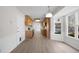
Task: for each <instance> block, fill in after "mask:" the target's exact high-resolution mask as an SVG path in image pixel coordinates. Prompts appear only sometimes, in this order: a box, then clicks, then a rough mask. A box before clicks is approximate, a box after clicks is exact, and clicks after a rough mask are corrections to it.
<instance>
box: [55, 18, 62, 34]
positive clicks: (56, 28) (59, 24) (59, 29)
mask: <svg viewBox="0 0 79 59" xmlns="http://www.w3.org/2000/svg"><path fill="white" fill-rule="evenodd" d="M55 34H61V21H60V19H58V20H57V22H56V23H55Z"/></svg>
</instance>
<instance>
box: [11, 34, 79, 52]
mask: <svg viewBox="0 0 79 59" xmlns="http://www.w3.org/2000/svg"><path fill="white" fill-rule="evenodd" d="M77 52H79V51H77V50H75V49H74V48H72V47H70V46H69V45H67V44H65V43H63V42H59V41H55V40H50V39H47V38H45V37H43V36H41V35H40V34H39V33H37V34H36V35H35V36H34V37H33V38H32V39H26V40H25V41H23V42H22V43H21V44H20V45H18V46H17V47H16V48H15V49H14V50H13V51H12V52H11V53H77Z"/></svg>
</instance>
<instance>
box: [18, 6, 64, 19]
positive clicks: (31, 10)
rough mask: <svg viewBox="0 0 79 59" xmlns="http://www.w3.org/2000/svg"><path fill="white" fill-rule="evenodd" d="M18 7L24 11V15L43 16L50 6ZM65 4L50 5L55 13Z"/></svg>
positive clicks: (51, 10)
mask: <svg viewBox="0 0 79 59" xmlns="http://www.w3.org/2000/svg"><path fill="white" fill-rule="evenodd" d="M17 8H18V9H19V10H20V11H21V12H23V13H24V15H29V16H31V17H32V18H43V17H44V16H45V14H46V13H47V12H48V6H17ZM62 8H64V6H50V7H49V9H50V12H52V14H53V15H55V14H56V13H57V12H58V11H60V10H61V9H62Z"/></svg>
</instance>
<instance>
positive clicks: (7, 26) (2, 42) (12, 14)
mask: <svg viewBox="0 0 79 59" xmlns="http://www.w3.org/2000/svg"><path fill="white" fill-rule="evenodd" d="M24 30H25V28H24V15H23V14H22V13H21V12H20V11H19V10H18V9H17V8H16V7H0V52H11V51H12V50H13V49H14V48H15V47H16V46H17V45H18V44H19V43H20V42H19V36H21V37H22V41H23V40H24Z"/></svg>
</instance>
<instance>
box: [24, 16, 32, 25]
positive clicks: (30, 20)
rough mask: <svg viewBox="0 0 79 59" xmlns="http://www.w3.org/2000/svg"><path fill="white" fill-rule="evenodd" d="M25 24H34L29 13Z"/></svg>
mask: <svg viewBox="0 0 79 59" xmlns="http://www.w3.org/2000/svg"><path fill="white" fill-rule="evenodd" d="M25 25H32V18H31V17H30V16H28V15H26V16H25Z"/></svg>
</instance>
